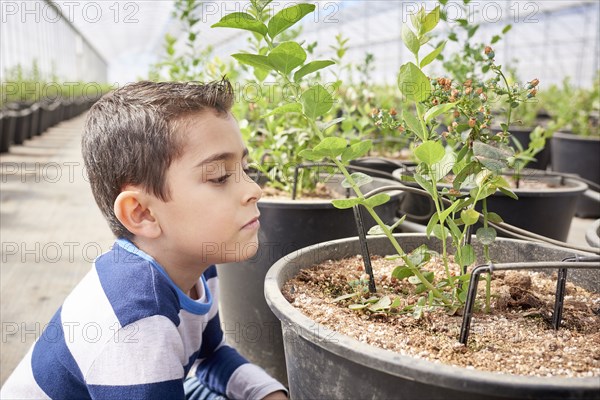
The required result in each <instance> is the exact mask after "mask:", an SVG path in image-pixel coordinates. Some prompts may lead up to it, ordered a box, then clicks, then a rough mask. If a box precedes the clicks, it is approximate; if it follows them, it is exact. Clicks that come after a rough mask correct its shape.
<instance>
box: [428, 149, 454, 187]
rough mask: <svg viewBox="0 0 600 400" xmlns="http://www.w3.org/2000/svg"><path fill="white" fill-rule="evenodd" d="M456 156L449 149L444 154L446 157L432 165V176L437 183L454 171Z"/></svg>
mask: <svg viewBox="0 0 600 400" xmlns="http://www.w3.org/2000/svg"><path fill="white" fill-rule="evenodd" d="M455 157H456V154H455V153H454V151H453V150H452V149H448V151H446V153H445V154H444V157H443V158H442V159H441V160H440V161H439V162H436V163H434V164H433V165H431V167H430V168H431V175H432V176H433V179H434V180H435V181H436V182H439V181H440V180H442V178H444V177H445V176H446V175H448V174H449V173H450V172H451V171H452V167H454V163H455V162H456V161H455Z"/></svg>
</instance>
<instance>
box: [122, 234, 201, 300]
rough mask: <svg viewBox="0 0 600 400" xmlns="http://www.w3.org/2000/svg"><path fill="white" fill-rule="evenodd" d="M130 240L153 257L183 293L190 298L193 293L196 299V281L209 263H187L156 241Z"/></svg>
mask: <svg viewBox="0 0 600 400" xmlns="http://www.w3.org/2000/svg"><path fill="white" fill-rule="evenodd" d="M131 241H132V242H133V243H134V244H135V245H136V247H137V248H138V249H140V250H142V251H143V252H145V253H146V254H148V255H150V256H151V257H152V258H154V259H155V260H156V262H158V264H159V265H160V266H161V267H162V268H163V269H164V270H165V272H166V273H167V275H169V278H171V280H172V281H173V283H175V285H176V286H177V287H178V288H179V289H181V291H182V292H183V293H185V294H187V295H188V296H190V297H192V298H194V297H193V296H194V295H195V297H196V298H194V300H197V298H198V292H197V290H196V283H197V282H198V281H199V280H200V276H201V275H202V274H203V273H204V271H206V269H208V267H209V266H210V265H202V264H200V263H197V264H196V263H194V264H189V265H188V264H187V263H184V262H183V260H179V259H178V258H177V255H176V254H175V253H174V252H173V251H169V250H164V249H162V248H161V246H159V245H157V243H154V242H153V243H151V244H150V243H147V241H145V240H143V238H133V239H132V240H131Z"/></svg>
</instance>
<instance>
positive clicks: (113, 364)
mask: <svg viewBox="0 0 600 400" xmlns="http://www.w3.org/2000/svg"><path fill="white" fill-rule="evenodd" d="M183 357H184V348H183V343H182V341H181V337H180V335H179V332H178V331H177V328H176V327H175V325H174V324H173V323H172V322H171V321H170V320H169V319H168V318H166V317H164V316H160V315H157V316H152V317H148V318H144V319H142V320H139V321H137V322H135V323H133V324H131V325H127V326H125V327H123V328H122V329H121V330H119V331H117V332H116V333H115V335H114V337H113V338H112V339H111V340H110V341H109V342H107V343H106V344H105V346H104V347H103V348H102V351H101V352H100V353H99V354H97V355H96V356H95V358H94V362H93V364H92V365H91V366H90V368H89V369H88V370H87V371H82V372H83V374H84V379H85V381H86V385H87V389H88V391H89V394H90V395H91V397H92V398H93V399H107V400H108V399H144V400H150V399H156V400H159V399H160V400H162V399H167V398H168V399H184V397H185V396H184V392H183V379H184V370H183V362H182V361H183V360H182V359H183Z"/></svg>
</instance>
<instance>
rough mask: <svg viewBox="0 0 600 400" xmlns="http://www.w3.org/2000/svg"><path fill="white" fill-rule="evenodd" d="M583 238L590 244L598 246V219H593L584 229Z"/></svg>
mask: <svg viewBox="0 0 600 400" xmlns="http://www.w3.org/2000/svg"><path fill="white" fill-rule="evenodd" d="M585 240H586V242H588V244H589V245H590V246H592V247H598V248H600V219H597V220H596V221H594V223H593V224H592V225H590V227H589V228H588V229H587V230H586V231H585Z"/></svg>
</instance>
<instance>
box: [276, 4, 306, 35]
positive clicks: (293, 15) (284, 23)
mask: <svg viewBox="0 0 600 400" xmlns="http://www.w3.org/2000/svg"><path fill="white" fill-rule="evenodd" d="M314 10H315V5H314V4H296V5H294V6H291V7H287V8H284V9H283V10H281V11H279V12H278V13H277V14H275V15H274V16H273V18H271V20H270V21H269V28H268V31H269V36H271V39H275V36H277V35H279V34H280V33H281V32H283V31H285V30H286V29H288V28H289V27H291V26H292V25H294V24H295V23H296V22H298V21H300V20H301V19H302V18H304V17H305V16H306V15H307V14H310V13H311V12H313V11H314Z"/></svg>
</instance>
